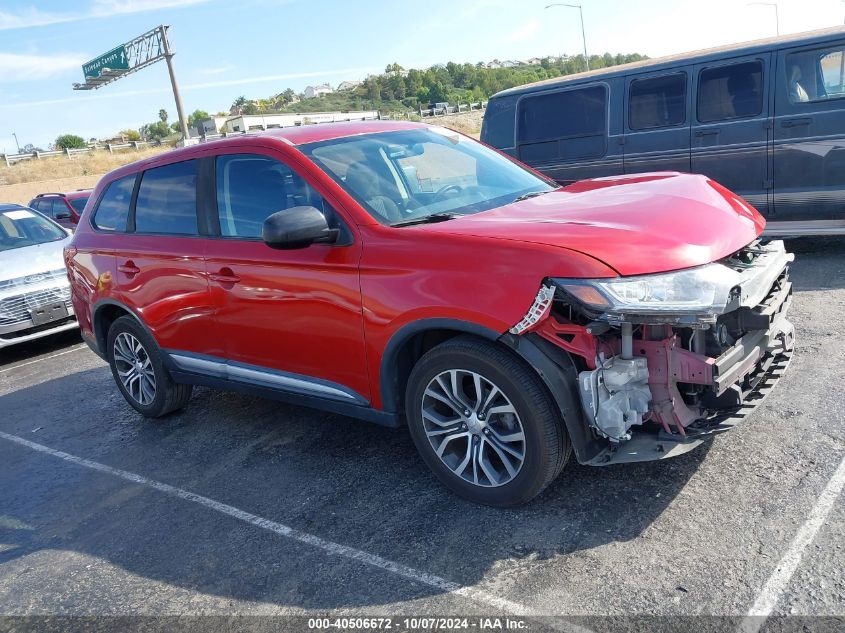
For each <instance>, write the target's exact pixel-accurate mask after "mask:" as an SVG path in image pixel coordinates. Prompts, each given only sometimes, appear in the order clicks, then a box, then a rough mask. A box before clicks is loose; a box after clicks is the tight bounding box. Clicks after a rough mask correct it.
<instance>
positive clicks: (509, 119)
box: [481, 96, 517, 149]
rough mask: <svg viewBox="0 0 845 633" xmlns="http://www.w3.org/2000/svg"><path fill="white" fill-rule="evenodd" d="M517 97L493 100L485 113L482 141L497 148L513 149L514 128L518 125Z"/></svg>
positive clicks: (488, 104)
mask: <svg viewBox="0 0 845 633" xmlns="http://www.w3.org/2000/svg"><path fill="white" fill-rule="evenodd" d="M516 99H517V97H515V96H514V97H501V98H499V99H491V100H490V101H489V102H488V103H487V109H486V110H485V111H484V124H483V126H482V128H481V140H482V141H484V142H485V143H487V144H488V145H492V146H493V147H497V148H499V149H501V148H504V147H513V146H514V141H513V136H514V134H513V133H514V126H515V125H516V112H515V109H516Z"/></svg>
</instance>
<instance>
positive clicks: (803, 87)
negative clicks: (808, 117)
mask: <svg viewBox="0 0 845 633" xmlns="http://www.w3.org/2000/svg"><path fill="white" fill-rule="evenodd" d="M786 85H787V94H788V95H789V101H790V102H791V103H812V102H816V101H824V100H826V99H835V98H838V97H842V96H845V47H843V46H838V47H835V48H825V49H821V50H814V51H802V52H800V53H792V54H790V55H787V56H786Z"/></svg>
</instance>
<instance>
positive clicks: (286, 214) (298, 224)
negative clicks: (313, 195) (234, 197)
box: [261, 207, 339, 250]
mask: <svg viewBox="0 0 845 633" xmlns="http://www.w3.org/2000/svg"><path fill="white" fill-rule="evenodd" d="M338 233H339V232H338V230H337V229H330V228H329V224H328V222H326V216H325V215H323V212H322V211H320V210H319V209H317V208H316V207H291V208H290V209H285V210H284V211H276V213H274V214H273V215H271V216H270V217H268V218H267V219H266V220H264V227H263V228H262V229H261V239H263V240H264V243H265V244H267V246H269V247H270V248H276V249H279V250H289V249H294V248H305V247H306V246H310V245H311V244H318V243H319V244H333V243H334V242H335V241H336V240H337V237H338Z"/></svg>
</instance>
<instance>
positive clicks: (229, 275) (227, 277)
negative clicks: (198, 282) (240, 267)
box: [208, 266, 241, 284]
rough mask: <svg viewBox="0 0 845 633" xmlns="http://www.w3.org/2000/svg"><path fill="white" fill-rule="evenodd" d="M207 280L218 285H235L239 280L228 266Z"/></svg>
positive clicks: (212, 274)
mask: <svg viewBox="0 0 845 633" xmlns="http://www.w3.org/2000/svg"><path fill="white" fill-rule="evenodd" d="M208 278H209V279H211V281H216V282H217V283H219V284H236V283H238V282H239V281H240V280H241V278H240V277H238V276H237V275H236V274H235V273H234V272H232V269H231V268H229V267H228V266H226V267H224V268H221V269H220V270H219V271H218V272H216V273H211V274H210V275H209V276H208Z"/></svg>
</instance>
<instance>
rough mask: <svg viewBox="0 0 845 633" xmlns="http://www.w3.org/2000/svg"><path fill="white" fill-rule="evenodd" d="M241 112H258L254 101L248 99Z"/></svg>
mask: <svg viewBox="0 0 845 633" xmlns="http://www.w3.org/2000/svg"><path fill="white" fill-rule="evenodd" d="M241 113H242V114H258V106H257V105H256V104H255V102H254V101H248V102H247V103H246V105H244V107H243V108H242V109H241Z"/></svg>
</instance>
